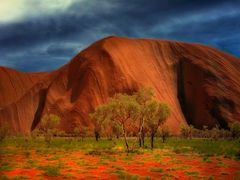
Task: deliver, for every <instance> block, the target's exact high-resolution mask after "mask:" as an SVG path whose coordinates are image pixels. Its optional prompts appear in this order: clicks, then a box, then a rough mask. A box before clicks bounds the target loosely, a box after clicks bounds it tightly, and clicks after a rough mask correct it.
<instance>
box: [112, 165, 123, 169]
mask: <svg viewBox="0 0 240 180" xmlns="http://www.w3.org/2000/svg"><path fill="white" fill-rule="evenodd" d="M111 167H112V168H114V169H116V170H123V167H121V166H118V165H115V164H113V165H112V166H111Z"/></svg>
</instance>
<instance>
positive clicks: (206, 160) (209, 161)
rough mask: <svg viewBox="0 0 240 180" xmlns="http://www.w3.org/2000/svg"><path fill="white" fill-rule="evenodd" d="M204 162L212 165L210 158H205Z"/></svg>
mask: <svg viewBox="0 0 240 180" xmlns="http://www.w3.org/2000/svg"><path fill="white" fill-rule="evenodd" d="M203 162H206V163H211V162H212V161H211V159H209V157H208V156H203Z"/></svg>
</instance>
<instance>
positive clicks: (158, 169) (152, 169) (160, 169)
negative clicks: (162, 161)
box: [150, 167, 163, 173]
mask: <svg viewBox="0 0 240 180" xmlns="http://www.w3.org/2000/svg"><path fill="white" fill-rule="evenodd" d="M150 171H151V172H160V173H162V172H163V169H162V168H157V167H154V168H151V169H150Z"/></svg>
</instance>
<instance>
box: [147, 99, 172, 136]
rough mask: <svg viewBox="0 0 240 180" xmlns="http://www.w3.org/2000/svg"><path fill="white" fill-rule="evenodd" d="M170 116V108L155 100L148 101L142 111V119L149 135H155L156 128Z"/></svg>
mask: <svg viewBox="0 0 240 180" xmlns="http://www.w3.org/2000/svg"><path fill="white" fill-rule="evenodd" d="M169 116H170V108H169V106H168V105H167V104H164V103H159V102H157V101H155V100H151V101H148V102H147V103H146V107H145V109H144V119H145V122H146V125H147V127H148V128H149V129H150V131H151V133H154V134H155V133H156V131H157V129H158V127H159V126H160V125H161V124H163V123H164V122H165V120H166V119H167V118H168V117H169Z"/></svg>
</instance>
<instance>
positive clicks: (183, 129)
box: [181, 124, 194, 139]
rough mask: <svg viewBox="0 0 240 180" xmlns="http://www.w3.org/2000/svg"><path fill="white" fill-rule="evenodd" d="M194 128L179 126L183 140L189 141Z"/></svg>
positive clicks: (186, 125)
mask: <svg viewBox="0 0 240 180" xmlns="http://www.w3.org/2000/svg"><path fill="white" fill-rule="evenodd" d="M193 132H194V127H193V126H192V125H188V124H185V125H181V134H182V136H183V137H184V138H189V139H191V138H192V136H193Z"/></svg>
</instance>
